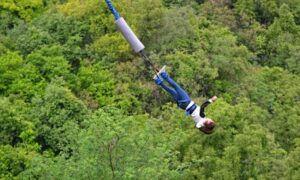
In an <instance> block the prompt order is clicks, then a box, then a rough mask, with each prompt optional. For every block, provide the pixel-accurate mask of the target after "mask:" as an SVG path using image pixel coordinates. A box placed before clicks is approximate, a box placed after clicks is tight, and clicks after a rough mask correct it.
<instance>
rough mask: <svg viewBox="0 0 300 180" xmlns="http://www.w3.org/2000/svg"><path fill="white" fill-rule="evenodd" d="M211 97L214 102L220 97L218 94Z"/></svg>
mask: <svg viewBox="0 0 300 180" xmlns="http://www.w3.org/2000/svg"><path fill="white" fill-rule="evenodd" d="M210 99H211V101H212V102H215V101H216V100H217V99H218V97H217V96H213V97H212V98H210Z"/></svg>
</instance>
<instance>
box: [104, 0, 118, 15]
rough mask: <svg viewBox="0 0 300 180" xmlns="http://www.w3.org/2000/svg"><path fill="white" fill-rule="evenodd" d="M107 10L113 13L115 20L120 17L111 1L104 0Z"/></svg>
mask: <svg viewBox="0 0 300 180" xmlns="http://www.w3.org/2000/svg"><path fill="white" fill-rule="evenodd" d="M105 2H106V4H107V6H108V8H109V10H110V11H111V12H112V13H113V15H114V17H115V20H118V19H119V18H120V15H119V13H118V11H116V9H115V8H114V6H113V4H112V2H111V1H110V0H105Z"/></svg>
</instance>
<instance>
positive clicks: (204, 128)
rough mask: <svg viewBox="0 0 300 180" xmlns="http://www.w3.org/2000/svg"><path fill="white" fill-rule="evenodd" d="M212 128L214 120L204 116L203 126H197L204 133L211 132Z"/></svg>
mask: <svg viewBox="0 0 300 180" xmlns="http://www.w3.org/2000/svg"><path fill="white" fill-rule="evenodd" d="M214 128H215V122H214V121H213V120H212V119H209V118H205V121H204V123H203V126H202V127H201V128H199V130H200V131H202V132H203V133H205V134H211V133H213V132H214Z"/></svg>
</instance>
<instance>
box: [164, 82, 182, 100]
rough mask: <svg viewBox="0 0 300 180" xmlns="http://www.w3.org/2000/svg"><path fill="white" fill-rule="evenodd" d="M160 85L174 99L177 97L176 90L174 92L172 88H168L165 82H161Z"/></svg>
mask: <svg viewBox="0 0 300 180" xmlns="http://www.w3.org/2000/svg"><path fill="white" fill-rule="evenodd" d="M160 85H161V87H162V88H163V89H164V90H166V91H167V92H168V93H170V94H171V96H172V97H173V98H174V99H175V100H177V99H178V94H177V92H176V91H175V90H174V89H172V88H170V87H169V86H167V85H166V84H165V83H163V82H162V83H161V84H160Z"/></svg>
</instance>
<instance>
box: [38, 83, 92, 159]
mask: <svg viewBox="0 0 300 180" xmlns="http://www.w3.org/2000/svg"><path fill="white" fill-rule="evenodd" d="M33 106H34V107H33V111H32V116H33V118H34V119H35V123H36V125H37V129H38V142H39V143H40V144H41V145H42V148H43V149H47V148H50V149H51V150H53V151H54V152H55V153H59V152H60V151H63V153H66V154H68V153H70V152H69V145H70V144H72V143H74V142H76V137H75V135H76V134H77V133H78V131H79V128H80V127H82V122H83V120H84V119H85V117H86V115H87V114H88V110H87V108H86V106H85V105H84V104H83V103H82V101H80V100H79V99H77V98H76V97H75V96H74V95H73V94H72V92H71V91H70V90H69V89H68V88H66V87H64V86H63V81H62V79H57V80H55V81H53V82H52V83H51V84H49V85H48V86H47V87H46V90H45V95H44V96H42V97H37V98H36V99H34V101H33Z"/></svg>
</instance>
